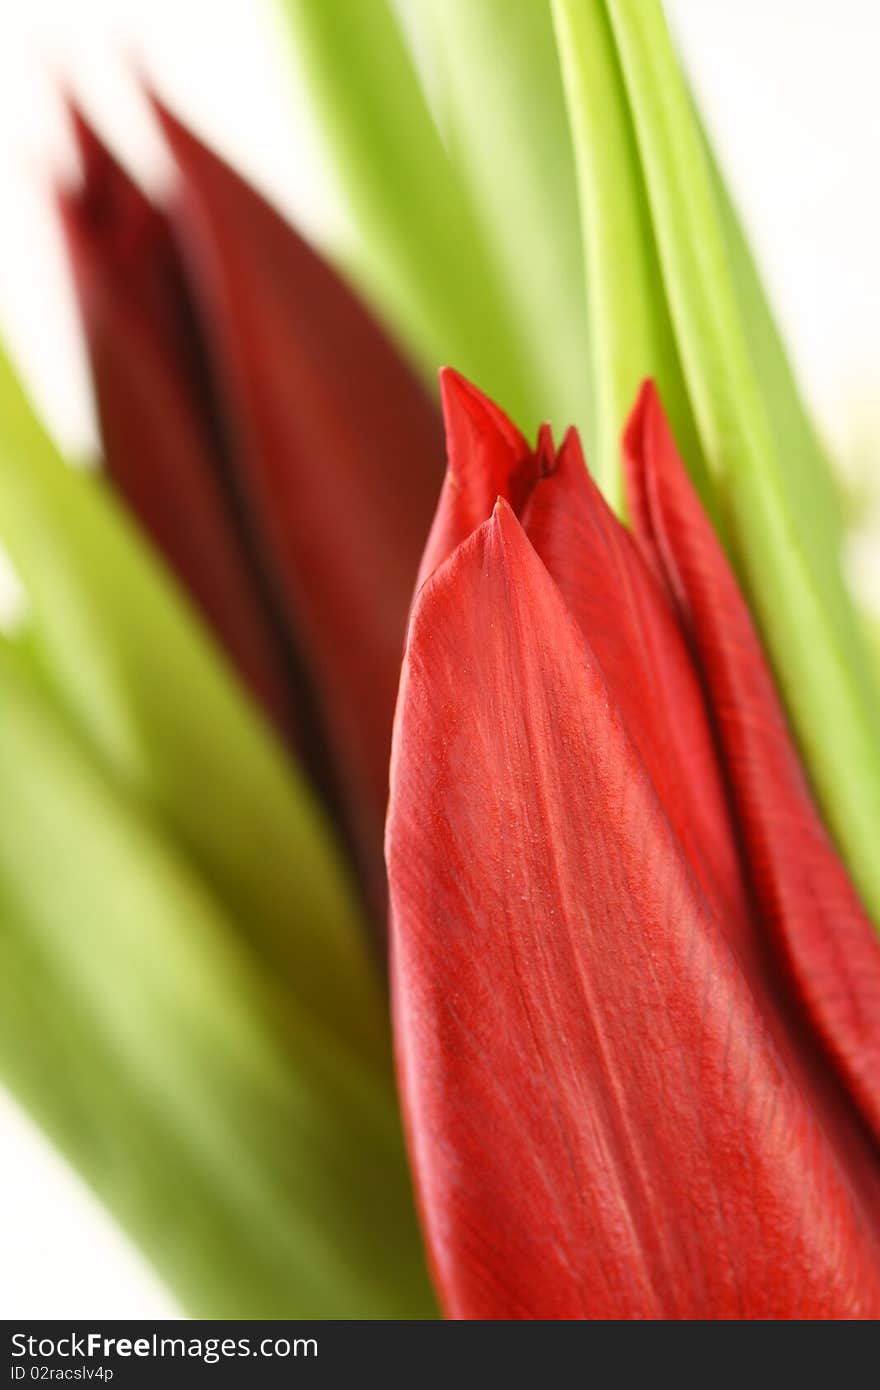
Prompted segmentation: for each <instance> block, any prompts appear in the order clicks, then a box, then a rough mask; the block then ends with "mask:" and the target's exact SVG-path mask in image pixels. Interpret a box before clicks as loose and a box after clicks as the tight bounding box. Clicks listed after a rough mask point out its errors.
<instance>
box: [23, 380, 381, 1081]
mask: <svg viewBox="0 0 880 1390" xmlns="http://www.w3.org/2000/svg"><path fill="white" fill-rule="evenodd" d="M0 539H2V541H3V542H4V544H5V545H6V547H7V549H8V551H9V554H10V555H11V557H12V560H13V563H14V564H15V566H16V569H17V570H18V573H19V575H20V577H21V579H22V582H23V583H24V585H25V587H26V589H27V592H28V598H29V602H30V605H31V608H30V620H31V622H32V625H33V638H34V642H35V644H36V645H37V648H38V651H39V661H40V665H41V668H42V670H43V671H44V673H45V677H46V680H47V681H48V682H49V683H50V684H51V687H52V689H53V691H54V693H55V698H56V699H57V701H58V703H59V704H60V705H62V706H63V707H64V708H65V709H66V710H67V711H68V712H69V715H70V717H71V719H72V720H73V721H74V722H75V724H76V725H77V727H78V728H79V729H80V730H81V732H82V735H83V737H84V738H85V739H87V740H88V741H89V743H90V744H91V746H92V747H93V748H94V750H95V751H96V753H97V754H98V755H99V756H100V757H101V759H102V760H103V762H104V764H105V766H106V767H107V768H108V769H109V770H110V771H111V773H112V775H113V776H114V777H115V778H116V779H117V780H118V781H119V782H120V784H121V785H123V786H124V787H126V788H128V789H129V790H130V791H131V792H132V793H134V794H135V796H136V798H137V799H138V800H139V801H140V802H142V803H143V805H144V806H145V808H147V810H148V811H149V813H150V814H151V815H153V816H155V818H156V819H157V820H158V821H159V822H160V823H163V824H165V825H167V826H168V827H169V828H170V829H171V830H172V831H173V833H174V836H175V838H176V839H177V840H178V841H179V843H180V844H181V845H182V846H183V847H184V848H185V850H186V852H187V853H188V854H189V855H190V856H191V858H192V861H193V862H194V864H196V865H197V866H198V867H199V869H200V871H201V872H202V874H203V875H204V878H205V879H206V881H207V882H208V883H209V884H210V885H211V887H212V889H213V891H215V892H216V893H217V894H218V896H219V897H220V898H221V899H222V900H223V902H224V903H225V905H226V906H227V908H228V910H229V911H230V912H231V913H232V914H233V915H234V916H235V918H236V920H237V921H238V922H239V923H240V925H241V930H242V931H243V932H245V933H246V934H247V935H248V936H249V937H250V939H251V941H252V942H253V943H254V946H255V947H256V949H257V950H258V951H259V953H260V954H261V956H262V957H263V959H264V960H265V961H266V962H267V963H268V964H269V965H270V966H271V967H272V968H273V969H276V970H278V971H279V972H280V973H281V974H282V976H283V977H284V978H285V979H287V980H290V981H292V982H294V984H295V988H296V992H297V997H298V998H299V999H300V1001H301V1002H302V1004H303V1005H304V1006H306V1007H308V1008H309V1009H310V1010H312V1011H313V1012H314V1014H315V1016H316V1017H317V1018H320V1019H321V1020H323V1022H324V1023H326V1024H327V1025H328V1026H331V1027H332V1028H333V1029H335V1030H336V1032H337V1033H338V1035H339V1036H340V1038H342V1039H346V1040H348V1042H349V1043H350V1044H351V1045H352V1046H354V1047H356V1048H357V1049H359V1050H360V1051H361V1052H362V1053H363V1055H364V1056H366V1057H372V1058H374V1059H376V1063H377V1065H379V1066H381V1067H384V1066H385V1065H386V1063H385V1054H386V1049H387V1041H386V1036H387V1022H386V1018H385V1012H384V1006H383V1004H382V1001H381V992H380V989H379V985H378V981H377V978H376V972H375V971H374V969H373V963H372V961H371V959H370V958H369V954H368V949H369V948H368V946H367V940H368V933H367V929H366V927H365V926H364V925H363V923H362V922H361V920H360V916H359V913H358V910H357V907H356V905H355V901H354V897H353V893H352V890H351V888H350V886H349V883H348V880H347V875H346V871H345V868H344V866H343V863H342V859H341V856H340V855H339V854H338V853H337V850H336V848H335V846H334V844H333V842H332V837H331V834H330V832H329V829H328V827H327V826H326V825H325V824H324V821H323V818H322V815H321V813H320V811H319V810H318V808H317V806H316V804H315V802H314V800H313V798H312V796H311V795H310V793H309V792H308V790H307V788H306V786H305V784H304V783H303V782H302V781H301V780H300V779H299V778H298V776H297V775H296V772H295V769H294V768H292V766H291V765H290V763H289V761H288V760H287V758H286V755H285V753H284V752H283V751H282V749H281V747H280V744H279V743H278V742H277V741H276V740H275V738H274V736H273V734H272V733H271V732H270V731H269V729H268V727H267V726H266V725H265V724H264V723H263V721H262V719H261V718H260V716H259V715H258V714H257V713H256V711H255V710H254V709H253V707H252V706H251V704H250V702H249V700H248V698H247V696H246V695H245V694H244V692H243V690H242V689H241V687H240V686H239V684H238V682H237V680H236V678H234V677H233V675H232V674H231V672H230V671H229V670H228V668H227V667H226V665H225V663H224V661H223V658H222V657H221V656H220V654H219V652H218V651H217V649H216V648H215V647H214V646H213V644H212V642H211V641H210V639H209V638H208V637H207V635H206V634H205V632H204V630H203V628H202V627H201V625H200V624H199V622H198V620H197V619H196V617H195V615H194V613H193V612H192V610H191V609H190V608H189V607H188V605H187V603H186V602H185V600H184V599H183V598H182V596H181V595H180V593H179V592H178V591H177V589H176V588H175V587H174V586H173V584H172V581H171V580H170V579H169V578H168V577H167V576H166V574H165V572H164V571H163V569H162V568H161V566H160V564H159V562H158V561H157V560H155V559H154V557H153V555H152V553H151V552H150V551H149V549H148V547H147V545H146V543H145V542H143V541H142V540H141V538H140V536H139V535H138V534H137V533H136V532H135V530H134V527H133V525H132V524H131V523H130V522H129V520H128V518H127V517H126V515H125V514H124V512H123V511H122V509H121V508H120V507H119V506H118V505H117V504H116V502H115V499H114V498H113V497H111V495H110V494H109V492H107V491H106V490H105V487H104V485H103V482H102V480H101V479H100V478H99V477H96V476H93V475H89V474H86V473H82V472H76V471H74V470H73V469H70V468H68V467H67V466H66V465H65V464H64V462H63V461H62V460H61V459H60V458H59V457H58V455H57V454H56V452H55V450H54V447H53V445H52V443H51V441H50V440H49V438H48V436H47V435H46V434H45V432H44V431H43V429H42V428H41V426H40V424H39V422H38V421H37V419H36V418H35V416H34V415H33V413H32V411H31V409H30V407H29V405H28V404H27V402H26V401H25V399H24V397H23V395H22V393H21V390H20V387H19V385H18V383H17V382H16V380H15V378H14V376H13V374H12V371H11V369H10V367H9V365H8V363H7V362H6V361H5V360H4V359H3V358H2V357H0Z"/></svg>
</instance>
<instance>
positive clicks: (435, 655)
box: [386, 373, 880, 1319]
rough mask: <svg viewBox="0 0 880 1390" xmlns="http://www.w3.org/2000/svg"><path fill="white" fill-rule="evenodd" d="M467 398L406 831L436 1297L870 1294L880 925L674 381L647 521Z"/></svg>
mask: <svg viewBox="0 0 880 1390" xmlns="http://www.w3.org/2000/svg"><path fill="white" fill-rule="evenodd" d="M443 394H444V406H445V412H446V423H447V433H448V448H449V470H448V473H447V478H446V482H445V485H444V490H443V494H442V499H441V503H440V508H439V512H438V515H437V518H436V520H435V524H434V529H433V532H432V536H431V540H430V542H429V546H428V552H427V554H426V557H425V560H424V562H423V568H422V576H423V579H424V583H423V585H422V587H421V589H420V592H419V594H418V597H417V600H416V603H415V607H414V611H413V614H412V618H411V625H410V631H409V638H408V644H407V651H406V657H405V661H404V670H403V677H402V683H401V690H400V696H399V702H398V711H397V722H396V729H395V739H394V748H393V755H392V779H391V805H390V811H389V820H388V826H387V835H386V852H387V859H388V866H389V880H390V892H391V906H392V927H391V931H392V981H393V995H394V1011H395V1021H396V1040H397V1054H398V1066H399V1073H400V1080H401V1087H402V1093H403V1101H404V1110H405V1118H406V1124H407V1130H408V1140H409V1147H410V1154H411V1159H412V1163H413V1167H414V1170H415V1175H416V1181H417V1187H418V1192H419V1202H420V1208H421V1214H422V1220H423V1225H424V1229H425V1233H426V1237H427V1242H428V1247H429V1253H430V1258H431V1262H432V1266H433V1269H434V1273H435V1279H436V1284H437V1287H438V1290H439V1292H440V1295H441V1298H442V1301H443V1303H444V1305H445V1308H446V1311H447V1312H448V1314H449V1315H451V1316H453V1317H459V1318H531V1319H545V1318H743V1319H762V1318H798V1319H801V1318H850V1317H877V1316H880V1206H878V1203H880V1164H878V1153H877V1147H876V1146H877V1141H878V1139H880V950H878V945H877V941H876V937H875V935H874V932H873V929H872V927H871V925H870V923H869V922H868V920H867V918H866V917H865V915H864V913H863V911H862V909H861V907H860V905H859V903H858V901H857V899H856V897H855V894H854V891H853V889H852V887H851V886H850V884H849V882H848V879H847V877H846V874H845V872H844V870H843V868H842V866H841V864H840V862H839V860H838V859H837V857H836V854H835V852H834V850H833V848H832V846H831V845H830V843H829V841H828V838H827V836H826V834H825V831H824V830H823V828H822V825H821V823H820V821H819V819H818V816H817V813H816V810H815V808H814V806H813V802H812V800H811V797H810V793H809V791H808V788H807V786H806V783H805V780H804V777H803V774H802V772H801V769H800V766H799V764H798V761H797V758H796V755H795V753H794V751H793V747H792V744H791V740H790V736H789V734H788V731H787V728H786V724H785V721H784V718H783V715H782V713H781V710H780V707H779V703H778V700H777V696H776V694H775V691H774V688H773V684H772V681H771V679H770V676H769V674H768V670H767V667H766V664H765V660H764V657H763V654H762V651H761V648H760V644H759V642H758V639H757V637H756V635H755V632H754V630H753V627H752V623H751V620H750V617H749V614H748V612H747V610H746V608H745V605H744V603H743V600H742V598H741V596H740V594H739V590H738V588H737V585H736V581H735V579H734V577H733V575H732V573H731V571H730V569H729V567H728V565H727V562H726V560H725V558H724V556H723V554H722V552H721V550H720V548H719V546H718V544H717V542H716V540H715V537H714V535H713V533H712V531H711V528H710V527H709V525H708V523H707V521H706V519H705V517H704V516H703V514H702V512H701V509H700V506H699V504H698V502H697V500H696V497H695V495H694V493H693V491H692V489H691V487H690V484H689V482H688V479H687V477H686V475H685V472H684V470H683V468H682V466H681V464H680V462H679V460H678V458H677V455H676V451H675V447H674V444H673V441H672V438H671V436H670V434H669V431H668V428H667V426H666V423H665V420H664V418H663V415H662V411H661V409H660V406H659V403H658V400H657V397H656V394H655V393H654V391H653V389H652V388H651V387H650V386H646V387H645V388H644V390H643V392H642V395H641V397H640V399H639V402H638V404H637V406H636V409H635V412H634V414H633V417H632V419H631V422H630V424H629V427H628V429H627V433H626V440H625V451H626V461H627V470H628V491H629V502H630V511H631V514H632V517H633V530H634V534H633V535H631V534H629V533H628V532H627V531H626V530H625V529H624V528H623V527H622V526H621V525H620V524H619V523H618V522H617V521H616V519H615V518H614V517H613V516H612V514H611V513H610V511H609V510H608V508H607V506H606V505H605V503H604V502H603V500H602V498H601V496H600V495H599V493H598V492H597V490H596V488H595V486H594V485H593V484H592V482H591V480H590V478H589V476H588V474H587V472H586V470H585V467H584V464H583V459H582V456H581V451H580V445H579V442H578V439H577V436H576V434H574V433H573V432H570V433H569V434H568V435H567V436H566V437H565V440H564V442H563V444H562V446H561V448H560V449H559V451H558V454H557V453H555V452H554V449H553V446H552V442H551V440H550V437H549V435H548V434H547V433H546V432H544V433H543V434H542V436H541V438H540V440H539V445H538V448H537V450H535V451H532V450H531V449H530V448H529V447H528V446H527V445H526V443H525V441H524V440H523V439H522V437H521V436H520V435H519V434H518V432H517V431H516V430H515V429H514V428H513V427H512V426H511V424H510V423H509V421H507V420H506V419H505V418H504V416H503V415H501V413H500V412H499V411H498V410H497V409H495V407H493V406H492V405H491V403H490V402H489V401H487V400H486V399H485V398H484V397H483V396H481V395H480V393H479V392H477V391H476V390H474V389H473V388H472V387H470V386H469V385H467V383H465V382H464V381H462V380H461V378H459V377H457V376H455V375H454V374H451V373H448V374H446V376H445V378H444V381H443ZM496 497H498V499H499V500H498V501H497V504H496ZM493 508H494V509H493ZM829 736H833V731H829Z"/></svg>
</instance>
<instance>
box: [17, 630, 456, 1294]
mask: <svg viewBox="0 0 880 1390" xmlns="http://www.w3.org/2000/svg"><path fill="white" fill-rule="evenodd" d="M0 765H2V769H3V772H2V776H0V911H2V916H0V1069H2V1073H3V1075H4V1077H5V1079H6V1080H7V1082H8V1083H9V1084H10V1085H11V1087H12V1089H13V1090H14V1092H15V1093H16V1094H17V1096H18V1097H19V1098H20V1100H21V1101H22V1102H23V1103H24V1104H25V1105H26V1106H27V1107H28V1108H29V1109H30V1110H31V1111H32V1112H33V1113H34V1115H35V1116H36V1118H37V1119H38V1120H39V1121H40V1122H41V1123H42V1124H43V1125H44V1127H45V1128H46V1129H47V1130H48V1132H49V1134H50V1136H52V1137H53V1138H54V1140H55V1142H56V1143H58V1144H59V1146H60V1147H61V1148H62V1150H63V1151H64V1152H65V1153H66V1154H67V1156H68V1157H69V1158H70V1159H71V1161H72V1162H73V1163H74V1164H75V1165H76V1166H77V1167H78V1168H79V1169H80V1170H81V1172H82V1173H83V1174H84V1176H85V1177H86V1179H87V1180H88V1181H89V1183H90V1184H91V1185H92V1186H93V1188H94V1189H95V1191H96V1192H97V1193H98V1194H99V1196H100V1197H101V1198H102V1199H103V1200H104V1201H106V1203H107V1204H108V1205H109V1207H110V1208H111V1210H112V1211H113V1212H114V1213H115V1215H116V1216H117V1218H118V1219H119V1220H120V1221H121V1222H122V1223H123V1224H124V1225H125V1226H126V1227H127V1228H128V1229H129V1231H130V1232H131V1233H132V1235H133V1236H134V1237H135V1239H136V1240H138V1241H139V1242H140V1244H141V1245H142V1246H143V1248H144V1249H145V1251H146V1252H147V1254H148V1255H149V1256H150V1257H151V1258H152V1259H153V1261H154V1262H155V1264H156V1267H157V1269H158V1271H159V1272H160V1274H161V1275H162V1276H163V1277H164V1278H165V1280H166V1281H167V1283H168V1284H169V1286H170V1287H171V1288H172V1289H173V1290H174V1291H175V1293H176V1294H177V1296H178V1297H179V1298H180V1299H181V1300H182V1302H183V1304H184V1306H185V1307H186V1309H187V1310H188V1311H189V1312H190V1313H192V1314H194V1315H195V1316H202V1317H214V1318H217V1317H221V1318H222V1317H237V1318H248V1317H255V1318H256V1317H259V1318H267V1317H269V1318H271V1317H349V1318H368V1317H385V1318H401V1317H414V1316H420V1317H430V1316H431V1315H432V1306H433V1303H432V1296H431V1294H430V1292H429V1289H428V1284H427V1279H426V1275H425V1273H424V1263H423V1258H422V1255H421V1250H420V1241H419V1237H418V1233H417V1228H416V1223H415V1218H414V1215H413V1210H412V1203H411V1198H410V1193H409V1184H408V1178H407V1173H406V1165H405V1160H404V1154H403V1145H402V1141H401V1137H400V1134H399V1126H398V1120H397V1115H396V1109H395V1103H394V1097H393V1090H392V1087H391V1085H390V1081H389V1079H388V1078H387V1077H386V1078H385V1079H384V1080H383V1079H381V1078H379V1077H377V1076H376V1074H375V1069H374V1068H373V1066H372V1065H371V1064H370V1063H369V1062H367V1061H366V1060H364V1059H361V1058H358V1057H357V1056H355V1055H354V1054H353V1053H352V1052H351V1051H350V1050H349V1049H346V1048H343V1047H341V1046H340V1044H339V1043H338V1041H337V1040H336V1039H334V1037H333V1036H332V1034H330V1033H329V1032H327V1031H326V1030H324V1029H323V1028H321V1027H320V1026H319V1025H318V1024H317V1023H316V1022H315V1020H314V1018H313V1016H312V1015H310V1014H309V1013H308V1012H306V1011H305V1010H304V1009H302V1008H301V1007H300V1006H299V1005H298V1003H297V1001H296V999H295V998H294V996H293V992H292V991H291V990H290V988H289V987H287V986H286V985H285V984H284V983H283V982H279V981H278V980H277V978H273V976H272V974H271V972H270V971H269V969H268V968H267V967H266V966H265V965H264V964H263V963H262V962H261V961H260V960H259V959H258V958H257V956H256V955H255V953H254V952H253V951H252V950H251V948H250V947H249V945H248V943H247V942H246V940H244V939H243V938H242V937H241V935H240V932H239V930H238V925H237V924H236V923H235V922H234V921H232V920H230V919H229V918H228V917H227V916H226V915H225V913H224V912H223V910H222V908H221V907H220V906H219V905H218V904H217V902H216V900H215V899H214V898H213V897H212V895H211V894H210V893H209V892H208V891H207V890H206V888H205V886H204V885H203V883H202V882H201V881H200V880H199V878H198V877H197V876H196V875H195V874H194V873H193V872H192V871H191V870H190V868H189V867H188V866H187V864H186V863H185V862H184V861H183V860H182V859H181V858H180V857H179V856H178V855H177V854H176V853H175V852H174V851H173V849H172V848H171V846H170V844H169V843H168V841H167V840H166V838H165V836H164V835H163V834H162V833H161V831H160V830H159V829H158V828H157V827H155V826H154V825H152V824H151V823H150V822H149V820H148V819H146V818H145V817H144V816H143V815H142V814H141V813H140V812H139V811H138V809H137V808H136V806H134V805H133V804H132V801H131V799H130V798H129V797H128V796H127V795H126V794H125V793H124V792H122V791H121V790H120V789H118V788H116V787H114V786H113V785H112V783H111V781H110V780H109V778H108V777H107V776H106V775H105V774H104V773H103V771H102V770H101V769H100V768H99V767H98V766H97V765H96V763H95V762H94V760H93V759H91V757H90V756H89V754H88V751H87V750H86V749H84V748H83V746H82V743H81V741H80V740H79V739H78V738H77V736H76V734H75V731H74V730H72V729H71V728H70V726H69V725H67V724H66V723H65V722H64V721H63V720H62V719H60V718H59V717H58V715H57V714H56V713H55V711H54V710H53V709H52V708H51V707H50V706H49V705H48V704H47V702H46V700H45V699H44V697H43V695H42V693H41V692H40V691H39V690H38V688H37V686H36V685H34V684H33V683H32V682H30V681H28V680H27V678H26V677H25V676H23V674H22V672H21V671H20V670H18V669H16V668H15V665H14V664H10V663H9V661H8V659H7V657H6V654H5V653H3V654H0Z"/></svg>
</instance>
